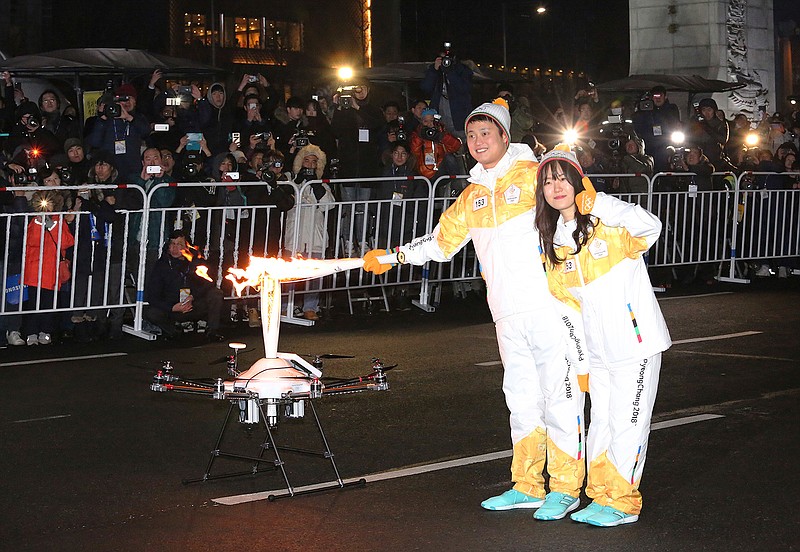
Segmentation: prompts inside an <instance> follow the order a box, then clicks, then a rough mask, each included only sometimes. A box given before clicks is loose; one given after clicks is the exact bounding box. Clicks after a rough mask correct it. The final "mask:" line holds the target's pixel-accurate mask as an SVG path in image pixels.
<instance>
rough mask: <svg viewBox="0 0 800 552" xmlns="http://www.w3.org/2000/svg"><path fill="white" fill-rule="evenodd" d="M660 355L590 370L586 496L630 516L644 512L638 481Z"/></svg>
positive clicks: (654, 396)
mask: <svg viewBox="0 0 800 552" xmlns="http://www.w3.org/2000/svg"><path fill="white" fill-rule="evenodd" d="M660 370H661V353H658V354H656V355H653V356H651V357H649V358H646V359H643V360H641V361H639V362H636V363H632V364H628V365H625V366H622V367H616V368H608V367H606V366H592V365H590V366H589V396H590V397H591V399H592V409H591V419H590V423H589V429H588V431H587V434H588V435H587V437H588V442H587V456H588V462H589V478H588V482H587V485H586V494H587V495H588V496H589V498H591V499H593V500H594V501H595V502H598V503H599V504H601V505H602V506H606V505H610V506H612V507H614V508H616V509H617V510H621V511H622V512H625V513H627V514H638V513H639V512H640V511H641V509H642V495H641V493H640V492H639V482H640V480H641V478H642V472H643V471H644V462H645V459H646V457H647V441H648V437H649V435H650V420H651V418H652V414H653V405H654V404H655V401H656V392H657V390H658V376H659V372H660Z"/></svg>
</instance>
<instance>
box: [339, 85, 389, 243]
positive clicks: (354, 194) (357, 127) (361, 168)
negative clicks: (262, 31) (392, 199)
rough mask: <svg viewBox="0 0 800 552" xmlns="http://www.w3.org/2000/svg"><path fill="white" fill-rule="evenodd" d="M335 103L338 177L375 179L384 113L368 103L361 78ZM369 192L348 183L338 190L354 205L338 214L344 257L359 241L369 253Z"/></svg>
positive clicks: (366, 186) (369, 185) (367, 186)
mask: <svg viewBox="0 0 800 552" xmlns="http://www.w3.org/2000/svg"><path fill="white" fill-rule="evenodd" d="M334 101H335V102H336V104H337V106H338V108H337V110H336V113H335V114H334V115H333V122H332V123H331V126H332V127H333V133H334V135H335V136H336V138H337V139H338V141H339V161H340V164H339V175H338V176H339V178H372V177H376V176H378V175H379V174H380V168H379V165H378V133H379V132H380V130H381V127H382V126H383V114H382V113H381V110H380V108H378V107H376V106H374V105H372V104H371V103H370V101H369V82H368V81H367V80H363V79H362V80H359V81H356V84H354V85H353V86H348V87H345V88H343V89H342V90H341V92H338V93H337V94H336V95H335V96H334ZM371 192H372V183H360V182H358V183H348V184H347V185H342V187H341V194H342V201H345V202H353V203H351V204H350V205H345V206H343V208H342V215H341V219H342V224H341V229H342V233H343V234H344V235H343V236H342V238H343V239H344V241H345V255H347V256H350V255H351V253H352V252H353V250H354V249H355V247H359V246H358V243H360V242H363V243H362V244H361V246H360V247H361V249H363V250H364V251H368V250H369V247H367V245H366V238H367V237H368V230H367V219H366V217H365V211H366V208H367V207H366V204H365V202H366V201H369V199H370V197H371ZM353 211H355V213H353ZM351 221H352V226H351ZM351 228H352V234H351Z"/></svg>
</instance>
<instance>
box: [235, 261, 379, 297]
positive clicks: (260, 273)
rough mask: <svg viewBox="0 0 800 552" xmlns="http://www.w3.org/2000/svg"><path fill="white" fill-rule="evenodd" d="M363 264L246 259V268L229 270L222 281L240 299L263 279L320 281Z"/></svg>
mask: <svg viewBox="0 0 800 552" xmlns="http://www.w3.org/2000/svg"><path fill="white" fill-rule="evenodd" d="M363 264H364V261H363V260H362V259H328V260H321V259H302V258H292V259H288V260H287V259H281V258H277V257H250V264H249V265H248V266H247V268H244V269H242V268H229V269H228V273H229V274H228V275H227V276H225V279H226V280H229V281H230V282H231V283H232V284H233V287H234V289H235V290H236V294H237V295H241V294H242V290H244V288H246V287H252V288H255V289H260V288H261V285H262V282H263V280H264V279H265V277H266V278H269V279H273V280H280V281H282V282H287V281H292V280H305V279H309V278H321V277H323V276H327V275H329V274H333V273H335V272H340V271H342V270H350V269H353V268H360V267H361V266H362V265H363Z"/></svg>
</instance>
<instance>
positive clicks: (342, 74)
mask: <svg viewBox="0 0 800 552" xmlns="http://www.w3.org/2000/svg"><path fill="white" fill-rule="evenodd" d="M337 74H338V75H339V79H340V80H343V81H348V80H350V79H352V78H353V68H352V67H339V70H338V71H337Z"/></svg>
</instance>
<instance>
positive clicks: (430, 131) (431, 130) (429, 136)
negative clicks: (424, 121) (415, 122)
mask: <svg viewBox="0 0 800 552" xmlns="http://www.w3.org/2000/svg"><path fill="white" fill-rule="evenodd" d="M420 136H422V138H423V139H425V140H430V141H431V142H436V141H437V140H438V139H439V138H440V136H441V135H440V133H439V129H438V128H436V127H423V128H422V130H420Z"/></svg>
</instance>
